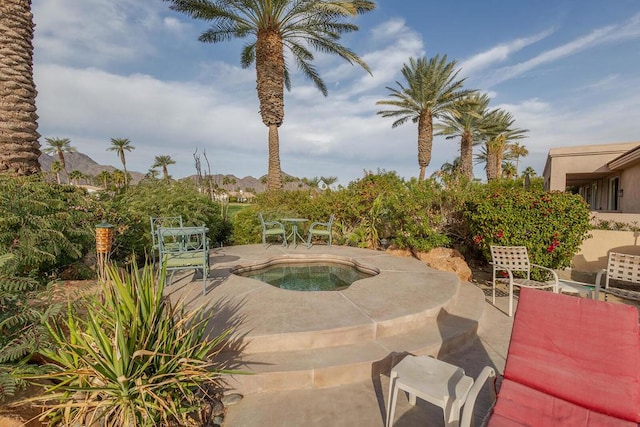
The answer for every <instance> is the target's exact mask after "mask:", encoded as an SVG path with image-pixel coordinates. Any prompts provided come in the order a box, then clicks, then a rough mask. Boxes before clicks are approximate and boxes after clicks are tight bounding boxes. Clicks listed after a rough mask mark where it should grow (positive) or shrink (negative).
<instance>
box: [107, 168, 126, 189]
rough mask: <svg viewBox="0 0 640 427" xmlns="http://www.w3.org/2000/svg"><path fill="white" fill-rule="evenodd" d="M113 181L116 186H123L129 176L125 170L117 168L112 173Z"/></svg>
mask: <svg viewBox="0 0 640 427" xmlns="http://www.w3.org/2000/svg"><path fill="white" fill-rule="evenodd" d="M111 181H113V183H114V184H115V186H116V187H118V188H122V187H123V186H124V183H125V182H126V181H127V178H126V176H125V174H124V172H123V171H121V170H120V169H116V170H114V171H113V172H112V173H111Z"/></svg>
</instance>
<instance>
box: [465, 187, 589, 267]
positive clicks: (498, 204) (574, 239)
mask: <svg viewBox="0 0 640 427" xmlns="http://www.w3.org/2000/svg"><path fill="white" fill-rule="evenodd" d="M486 190H487V191H486V192H484V193H483V192H478V193H477V194H476V195H475V196H476V197H474V198H473V199H472V200H471V201H468V202H467V204H466V208H465V218H466V219H467V222H468V225H469V230H470V232H471V236H473V237H472V241H473V243H470V244H472V245H474V246H475V248H476V249H477V250H479V251H480V252H481V253H482V254H483V255H484V257H485V259H486V260H488V261H489V260H491V254H490V250H489V248H490V246H491V245H501V246H526V247H527V249H528V252H529V257H530V260H531V262H533V263H535V264H539V265H543V266H545V267H549V268H563V267H568V266H569V265H570V263H571V259H572V258H573V256H574V255H575V254H576V253H577V252H578V251H579V249H580V246H581V245H582V241H583V240H584V239H585V238H586V237H588V233H589V230H590V228H591V227H590V225H589V218H590V215H591V213H590V210H589V207H588V206H587V204H586V203H585V202H584V201H583V199H582V198H581V197H580V196H578V195H575V194H570V193H563V192H545V191H542V190H532V191H527V190H524V189H522V188H495V187H494V188H491V187H487V188H486Z"/></svg>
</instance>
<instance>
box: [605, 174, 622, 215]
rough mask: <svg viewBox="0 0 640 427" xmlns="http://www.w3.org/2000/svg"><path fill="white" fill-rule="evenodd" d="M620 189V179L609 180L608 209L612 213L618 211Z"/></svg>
mask: <svg viewBox="0 0 640 427" xmlns="http://www.w3.org/2000/svg"><path fill="white" fill-rule="evenodd" d="M619 188H620V177H617V176H616V177H615V178H611V179H610V180H609V202H608V206H607V208H608V209H609V210H610V211H617V210H618V189H619Z"/></svg>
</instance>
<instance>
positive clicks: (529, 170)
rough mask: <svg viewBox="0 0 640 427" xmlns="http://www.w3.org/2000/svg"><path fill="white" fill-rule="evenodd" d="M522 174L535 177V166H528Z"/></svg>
mask: <svg viewBox="0 0 640 427" xmlns="http://www.w3.org/2000/svg"><path fill="white" fill-rule="evenodd" d="M522 175H529V177H531V178H533V177H535V176H536V170H535V169H534V168H532V167H531V166H527V167H526V168H524V170H523V171H522Z"/></svg>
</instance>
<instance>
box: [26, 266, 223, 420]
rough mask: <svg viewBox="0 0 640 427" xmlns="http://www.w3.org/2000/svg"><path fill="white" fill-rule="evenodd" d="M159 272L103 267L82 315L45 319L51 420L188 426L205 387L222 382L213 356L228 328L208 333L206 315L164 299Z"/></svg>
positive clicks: (46, 400) (41, 398)
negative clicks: (98, 293) (96, 292)
mask: <svg viewBox="0 0 640 427" xmlns="http://www.w3.org/2000/svg"><path fill="white" fill-rule="evenodd" d="M163 283H164V272H162V274H161V275H160V278H159V279H158V280H157V281H156V280H155V274H154V272H153V270H152V269H151V267H149V266H145V267H144V268H142V269H140V270H138V269H137V268H135V267H134V268H132V269H131V270H130V271H129V272H127V273H124V274H122V275H121V274H119V272H118V270H117V269H116V268H114V267H112V268H108V270H107V280H106V281H105V282H104V283H103V295H102V298H97V297H94V298H93V299H92V300H90V301H89V306H88V308H89V310H88V314H87V317H86V318H82V317H79V316H78V315H77V314H75V313H74V311H73V310H71V309H69V310H68V313H67V319H66V321H64V322H63V324H62V325H60V324H56V323H50V324H49V333H50V336H51V338H52V340H53V342H54V343H55V346H54V347H52V348H50V349H48V350H45V351H43V352H42V354H43V355H44V356H45V357H46V358H48V359H49V360H51V361H52V365H51V366H52V369H53V371H52V372H51V373H49V374H44V375H39V376H37V377H32V378H31V379H32V380H35V381H40V380H43V379H44V380H47V381H46V382H45V383H44V385H43V386H44V388H45V390H46V393H45V394H44V395H43V396H39V397H36V398H33V399H31V401H34V400H36V401H43V402H44V404H45V405H47V406H48V409H47V410H46V411H45V415H46V416H48V417H49V418H50V423H52V424H53V423H63V424H64V425H76V424H78V425H93V423H94V422H95V421H100V422H101V423H100V425H105V426H130V425H136V426H155V425H171V423H178V424H180V425H186V424H188V423H189V422H192V420H190V417H192V416H193V413H194V412H195V411H198V410H199V409H201V407H202V406H203V403H204V399H205V396H204V395H203V391H202V387H203V385H210V384H214V385H218V386H219V385H220V384H219V381H220V375H221V374H222V373H223V372H224V371H223V370H221V369H219V367H217V366H216V365H215V364H214V363H213V362H212V361H211V359H210V358H211V357H212V356H213V355H214V354H215V352H216V350H217V349H219V348H220V346H221V344H222V342H223V341H224V340H225V338H226V336H227V335H228V333H229V331H228V330H227V331H225V332H223V333H222V334H221V335H219V336H216V337H207V336H206V330H207V323H208V322H209V320H210V313H207V312H205V311H203V310H202V309H200V310H196V311H193V312H189V313H186V312H185V309H184V307H183V306H182V305H173V304H171V302H170V301H169V300H168V299H166V298H165V297H163Z"/></svg>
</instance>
